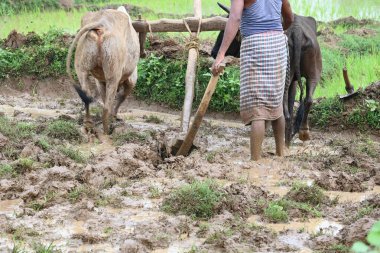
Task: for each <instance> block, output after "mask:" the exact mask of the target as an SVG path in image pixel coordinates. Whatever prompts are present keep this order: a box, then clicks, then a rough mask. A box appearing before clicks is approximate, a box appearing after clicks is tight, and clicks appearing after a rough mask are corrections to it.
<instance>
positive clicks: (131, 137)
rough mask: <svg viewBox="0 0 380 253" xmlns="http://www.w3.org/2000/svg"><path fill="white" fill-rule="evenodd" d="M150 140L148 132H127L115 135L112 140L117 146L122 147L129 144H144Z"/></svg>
mask: <svg viewBox="0 0 380 253" xmlns="http://www.w3.org/2000/svg"><path fill="white" fill-rule="evenodd" d="M148 138H149V134H148V133H146V132H142V133H140V132H136V131H127V132H125V133H120V134H114V135H113V136H112V140H113V142H114V144H115V145H116V146H122V145H123V144H125V143H127V142H133V143H136V142H137V143H142V142H145V141H146V140H147V139H148Z"/></svg>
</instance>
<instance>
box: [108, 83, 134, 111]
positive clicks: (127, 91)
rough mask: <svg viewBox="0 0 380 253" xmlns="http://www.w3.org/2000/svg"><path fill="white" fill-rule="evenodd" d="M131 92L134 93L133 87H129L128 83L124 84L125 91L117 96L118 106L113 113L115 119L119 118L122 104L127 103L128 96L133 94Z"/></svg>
mask: <svg viewBox="0 0 380 253" xmlns="http://www.w3.org/2000/svg"><path fill="white" fill-rule="evenodd" d="M131 92H132V87H131V86H130V85H128V83H124V84H123V89H122V90H121V91H120V92H118V94H117V96H116V105H115V108H114V110H113V112H112V116H113V117H115V118H116V117H117V112H118V111H119V108H120V106H121V104H122V103H123V102H124V101H125V99H126V98H127V96H128V95H129V94H131Z"/></svg>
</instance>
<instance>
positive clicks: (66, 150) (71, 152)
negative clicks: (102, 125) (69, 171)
mask: <svg viewBox="0 0 380 253" xmlns="http://www.w3.org/2000/svg"><path fill="white" fill-rule="evenodd" d="M59 151H60V152H61V153H62V154H64V155H65V156H67V157H69V158H70V159H72V160H73V161H75V162H77V163H85V162H86V161H87V157H86V156H85V155H84V154H83V153H82V152H81V151H80V150H78V149H75V148H73V147H71V146H64V147H60V148H59Z"/></svg>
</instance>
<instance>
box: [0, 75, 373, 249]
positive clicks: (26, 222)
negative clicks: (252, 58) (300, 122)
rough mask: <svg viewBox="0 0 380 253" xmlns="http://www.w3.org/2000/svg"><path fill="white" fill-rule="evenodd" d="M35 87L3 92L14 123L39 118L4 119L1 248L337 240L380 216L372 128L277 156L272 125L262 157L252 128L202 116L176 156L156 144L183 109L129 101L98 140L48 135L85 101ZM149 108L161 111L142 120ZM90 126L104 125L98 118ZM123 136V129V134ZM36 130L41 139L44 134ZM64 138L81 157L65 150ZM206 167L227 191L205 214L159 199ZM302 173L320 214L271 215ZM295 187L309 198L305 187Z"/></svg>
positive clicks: (76, 118) (326, 135)
mask: <svg viewBox="0 0 380 253" xmlns="http://www.w3.org/2000/svg"><path fill="white" fill-rule="evenodd" d="M31 82H32V84H33V82H34V81H33V80H32V81H31ZM57 85H58V86H59V87H60V86H61V85H64V81H63V82H61V81H59V80H58V81H57ZM36 87H37V89H36V94H38V95H30V94H25V93H22V92H20V91H18V90H15V89H12V88H11V87H8V88H6V89H4V90H3V91H2V92H0V94H2V95H0V102H1V103H0V113H3V116H0V117H1V119H4V117H6V118H7V119H8V120H9V122H10V123H9V124H11V126H13V127H17V126H18V124H20V123H21V122H22V123H23V124H24V123H30V124H33V125H34V126H35V128H34V129H35V130H34V131H33V132H32V134H30V135H25V137H23V138H20V137H18V136H17V135H10V134H9V133H10V132H9V130H7V129H6V128H5V127H4V126H3V125H2V126H1V127H0V150H1V156H0V165H1V166H3V165H10V166H11V167H12V168H13V169H14V170H15V172H9V171H6V167H1V169H2V170H1V172H0V234H1V238H0V251H1V252H3V251H4V252H8V251H12V249H13V247H14V245H15V244H17V245H20V243H21V245H22V248H23V249H25V251H26V252H33V247H34V244H35V243H42V244H44V245H49V244H50V243H53V244H54V246H55V248H56V249H58V250H60V251H62V252H189V251H191V250H193V251H194V250H195V252H198V251H202V250H204V251H205V252H238V251H239V252H250V251H256V252H257V251H259V252H294V251H296V252H312V251H313V250H317V249H325V248H328V246H329V245H333V244H334V243H341V244H346V245H351V243H352V242H353V241H355V240H357V239H360V238H362V236H363V235H364V234H365V233H366V232H367V231H368V229H369V227H370V225H369V224H371V222H373V221H374V220H376V219H379V218H380V217H379V212H380V211H379V210H380V207H379V204H378V203H379V195H380V186H379V180H375V179H376V177H377V176H378V175H379V168H380V167H379V164H380V163H379V162H380V161H379V157H378V156H373V155H371V154H376V153H377V154H378V152H379V151H380V143H379V139H378V138H377V137H375V136H358V137H353V134H352V133H350V132H348V133H346V132H317V131H312V134H313V139H312V140H311V141H309V142H307V143H302V142H300V141H299V140H296V141H295V142H294V144H293V146H292V147H291V148H290V150H288V152H287V153H288V154H287V156H286V157H284V158H279V157H275V156H273V152H274V150H275V145H274V140H273V137H271V136H272V133H271V132H268V134H267V135H268V138H266V139H265V141H264V146H263V151H264V154H263V156H264V159H263V160H262V161H259V162H252V161H249V132H248V131H249V129H248V128H246V127H244V126H242V125H241V124H240V123H239V122H237V121H225V120H220V119H213V118H207V119H206V120H205V121H204V123H203V124H202V127H201V129H200V131H199V135H198V137H197V139H196V146H197V149H195V150H194V151H193V152H192V153H191V154H190V155H189V156H188V157H172V156H169V155H168V153H165V152H164V151H163V150H164V149H163V145H162V144H163V143H164V142H165V141H163V139H166V140H168V139H169V140H170V139H174V138H176V137H177V136H178V134H179V133H178V129H179V125H180V122H179V118H180V115H179V113H173V112H172V113H171V114H168V113H162V112H161V113H155V112H153V111H144V110H141V108H140V109H137V108H138V107H133V106H131V104H128V103H127V104H126V105H124V106H123V108H122V110H121V111H122V113H121V114H120V115H119V117H120V118H121V119H122V121H121V122H118V123H117V124H115V126H114V134H113V135H112V136H110V137H107V136H102V135H100V139H98V140H95V141H94V142H93V143H87V142H86V141H82V142H80V141H76V140H61V139H54V138H52V137H49V136H47V135H46V132H45V131H46V128H47V126H48V125H49V124H50V123H51V122H53V121H54V120H57V119H65V120H70V121H71V122H74V123H75V125H76V127H77V128H78V129H81V123H80V122H81V120H80V118H81V111H82V106H81V103H80V102H79V100H78V99H76V97H74V96H72V93H71V90H70V89H67V90H65V89H62V90H61V91H60V92H61V93H55V94H54V93H52V95H51V96H48V94H50V93H49V92H45V93H44V91H46V89H53V88H52V87H48V88H46V87H44V86H43V85H42V86H36ZM44 89H45V90H44ZM374 92H376V91H375V90H374ZM44 94H45V95H44ZM134 106H135V105H134ZM15 112H16V113H15ZM93 114H94V113H93ZM146 115H155V116H157V117H159V118H160V119H161V121H162V122H161V123H158V124H157V123H149V122H147V121H146V118H147V117H146ZM0 122H3V121H0ZM95 122H97V121H95ZM96 127H97V129H98V130H99V131H101V124H100V122H97V126H96ZM131 133H133V134H131ZM136 133H137V135H136ZM118 136H124V137H125V136H127V137H125V139H123V141H120V139H118ZM130 136H132V137H133V138H131V137H130ZM136 136H140V137H136ZM141 136H142V137H141ZM43 138H46V141H47V142H48V144H49V146H48V147H46V146H44V145H42V144H41V143H40V142H39V140H41V139H43ZM84 140H85V139H84ZM368 140H371V142H369V141H368ZM116 142H117V143H118V145H116ZM352 143H355V145H352ZM62 147H71V148H72V149H74V150H77V151H78V152H80V153H75V152H74V154H81V155H82V156H83V157H84V158H85V159H84V160H78V158H77V157H76V156H75V155H74V156H73V155H71V157H69V156H68V155H67V153H63V152H62ZM30 160H31V161H32V162H30ZM8 169H9V168H8ZM209 178H211V179H214V180H215V181H216V182H217V183H218V185H219V187H220V189H221V191H222V192H223V196H224V198H223V199H222V201H221V202H220V204H219V205H218V207H217V209H216V210H215V214H214V215H213V216H212V217H211V218H210V219H209V220H197V219H192V218H191V217H187V216H183V215H169V214H167V213H164V212H163V211H162V210H161V206H162V202H163V199H164V198H165V196H167V195H168V194H170V193H171V192H172V191H173V190H175V189H178V188H179V187H181V186H183V185H185V184H187V183H191V182H192V181H193V180H205V179H209ZM297 181H300V182H305V183H307V184H308V185H312V184H317V185H321V186H322V187H323V188H325V191H324V192H323V194H324V196H325V197H324V199H323V201H322V204H321V205H320V206H317V207H315V208H317V209H318V211H319V212H320V213H321V217H319V218H313V216H310V215H309V214H308V213H305V212H303V211H302V210H298V209H292V208H290V209H289V210H288V212H289V222H288V223H279V224H273V223H269V222H268V220H267V219H266V217H265V215H264V211H265V208H267V206H268V204H269V203H270V202H271V201H276V200H280V199H283V198H285V199H286V198H290V197H289V196H290V195H289V194H288V193H289V190H290V188H291V186H292V185H293V183H294V182H297ZM348 192H353V193H352V194H353V195H349V193H348ZM337 196H341V197H340V198H338V197H337ZM291 199H292V200H293V201H299V202H302V201H306V198H305V196H303V195H297V196H293V195H292V197H291ZM297 203H298V202H297ZM316 234H317V235H318V236H316ZM327 239H329V240H327Z"/></svg>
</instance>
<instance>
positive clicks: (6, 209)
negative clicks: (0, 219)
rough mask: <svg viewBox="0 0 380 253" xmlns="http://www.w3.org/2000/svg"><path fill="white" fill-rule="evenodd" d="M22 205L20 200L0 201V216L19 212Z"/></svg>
mask: <svg viewBox="0 0 380 253" xmlns="http://www.w3.org/2000/svg"><path fill="white" fill-rule="evenodd" d="M23 203H24V201H23V200H22V199H14V200H3V201H0V215H13V214H16V212H18V211H21V210H20V206H21V205H22V204H23Z"/></svg>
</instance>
